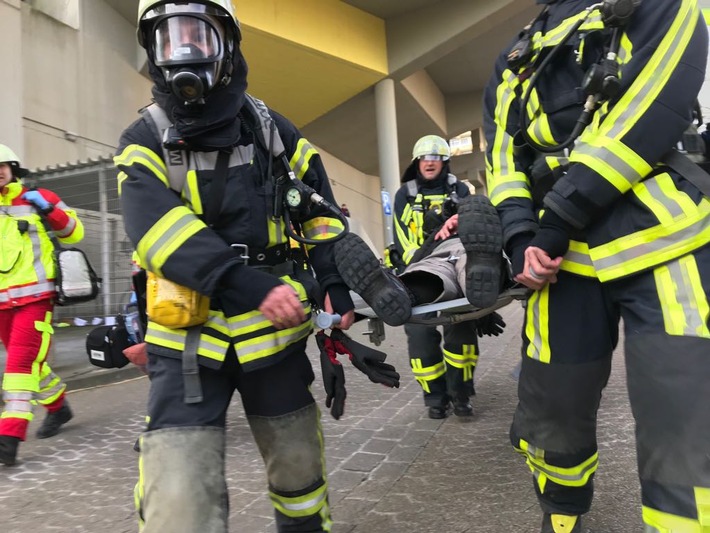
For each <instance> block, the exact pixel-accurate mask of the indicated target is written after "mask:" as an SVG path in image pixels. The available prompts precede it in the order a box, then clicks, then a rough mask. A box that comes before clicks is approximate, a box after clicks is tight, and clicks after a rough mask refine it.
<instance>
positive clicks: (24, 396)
mask: <svg viewBox="0 0 710 533" xmlns="http://www.w3.org/2000/svg"><path fill="white" fill-rule="evenodd" d="M33 397H34V395H33V394H32V393H31V392H29V391H4V392H3V393H2V399H3V400H4V401H5V403H8V402H11V401H15V400H16V401H23V402H29V401H30V400H32V398H33Z"/></svg>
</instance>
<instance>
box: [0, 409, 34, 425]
mask: <svg viewBox="0 0 710 533" xmlns="http://www.w3.org/2000/svg"><path fill="white" fill-rule="evenodd" d="M0 418H19V419H20V420H27V421H28V422H32V419H33V418H34V414H33V413H31V412H30V413H20V412H16V411H13V412H10V411H7V410H3V412H2V415H0Z"/></svg>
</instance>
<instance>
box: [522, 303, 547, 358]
mask: <svg viewBox="0 0 710 533" xmlns="http://www.w3.org/2000/svg"><path fill="white" fill-rule="evenodd" d="M540 294H541V293H540V291H536V292H535V293H533V295H532V296H531V297H530V298H529V299H528V305H527V307H528V309H527V317H528V321H532V322H533V324H532V325H533V328H532V330H533V338H532V339H530V338H529V339H528V341H530V345H529V346H528V349H527V356H528V357H530V358H531V359H535V360H536V361H540V360H541V353H542V337H541V335H540V314H541V309H540V308H541V307H542V306H541V303H540V301H541V298H540ZM528 327H529V326H528V325H527V324H526V325H525V329H524V330H523V331H524V332H525V331H527V330H528Z"/></svg>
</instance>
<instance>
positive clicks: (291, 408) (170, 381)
mask: <svg viewBox="0 0 710 533" xmlns="http://www.w3.org/2000/svg"><path fill="white" fill-rule="evenodd" d="M300 344H301V346H299V350H298V351H297V352H296V353H291V354H289V355H287V356H285V357H284V359H282V360H281V361H280V362H277V363H275V364H273V365H271V366H268V367H266V368H263V369H260V370H255V371H251V372H248V373H245V372H243V371H242V370H241V367H240V366H239V365H238V364H237V362H236V355H235V354H234V352H233V350H230V352H229V353H228V354H227V360H226V361H225V363H224V365H223V367H222V368H221V369H219V370H214V369H209V368H205V367H200V368H199V377H200V381H201V386H202V394H203V400H202V401H201V402H199V403H190V404H187V403H185V402H184V386H183V376H182V362H181V360H180V359H175V358H170V357H164V356H158V355H156V354H154V353H151V351H150V346H149V351H148V353H149V360H148V371H149V376H150V381H151V383H150V394H149V399H148V418H149V422H148V428H147V431H146V432H145V433H144V434H143V435H142V436H141V439H140V449H141V459H140V479H139V482H138V484H137V485H136V494H135V496H136V505H137V507H138V510H139V514H140V519H141V523H142V528H141V531H142V532H143V533H165V532H167V531H170V532H171V533H226V532H227V531H228V529H229V498H228V494H227V480H226V475H225V447H226V446H225V424H226V418H227V408H228V407H229V404H230V401H231V399H232V395H233V393H234V391H235V390H236V391H238V392H239V394H240V396H241V400H242V405H243V407H244V412H245V414H246V419H247V421H248V423H249V428H250V430H251V433H252V436H253V437H254V441H255V442H256V444H257V447H258V449H259V452H260V454H261V456H262V458H263V460H264V464H265V467H266V474H267V478H268V494H269V497H270V498H271V502H272V504H273V506H274V509H275V515H276V526H277V530H278V531H279V532H280V533H292V532H293V533H296V532H298V533H305V532H309V533H310V532H313V533H320V532H327V531H330V530H331V526H332V521H331V518H330V509H329V505H328V494H327V484H326V480H325V459H324V450H323V435H322V431H321V426H320V412H319V410H318V408H317V406H316V404H315V401H314V399H313V396H312V395H311V392H310V390H309V387H310V385H311V383H312V382H313V379H314V375H313V370H312V368H311V364H310V361H309V360H308V357H307V355H306V353H305V345H306V341H305V340H304V341H302V343H300ZM235 438H239V439H240V440H242V439H244V442H243V443H241V444H244V445H245V446H252V443H251V439H249V437H248V436H246V435H241V437H239V436H235ZM235 482H236V483H237V485H238V484H239V480H235ZM237 531H242V530H239V529H238V530H237Z"/></svg>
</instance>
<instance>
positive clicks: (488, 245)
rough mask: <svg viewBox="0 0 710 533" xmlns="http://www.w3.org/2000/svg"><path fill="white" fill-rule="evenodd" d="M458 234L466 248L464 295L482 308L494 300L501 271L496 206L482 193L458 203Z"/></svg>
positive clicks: (501, 248) (499, 234)
mask: <svg viewBox="0 0 710 533" xmlns="http://www.w3.org/2000/svg"><path fill="white" fill-rule="evenodd" d="M458 215H459V226H458V235H459V238H460V239H461V244H463V247H464V250H466V287H465V289H466V290H465V292H466V298H467V299H468V301H469V302H470V303H471V305H473V306H475V307H478V308H481V309H485V308H486V307H491V306H492V305H493V304H495V303H496V300H497V299H498V294H499V292H500V289H501V274H502V273H503V229H502V226H501V223H500V218H499V216H498V212H497V211H496V208H495V207H494V206H493V204H492V203H491V201H490V200H489V199H488V198H487V197H486V196H483V195H479V194H476V195H473V196H467V197H466V198H463V199H462V200H461V203H460V204H459V207H458Z"/></svg>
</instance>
